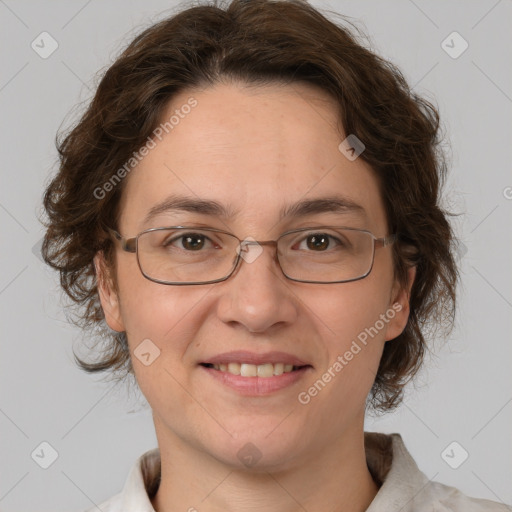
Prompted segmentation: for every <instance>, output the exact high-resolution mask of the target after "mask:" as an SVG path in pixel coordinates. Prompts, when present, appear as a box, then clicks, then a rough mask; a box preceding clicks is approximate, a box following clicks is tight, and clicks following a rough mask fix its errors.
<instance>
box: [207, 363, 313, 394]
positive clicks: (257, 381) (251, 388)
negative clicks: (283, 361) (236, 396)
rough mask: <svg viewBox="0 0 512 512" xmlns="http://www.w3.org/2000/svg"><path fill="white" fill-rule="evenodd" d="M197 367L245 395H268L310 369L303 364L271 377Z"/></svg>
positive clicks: (295, 380)
mask: <svg viewBox="0 0 512 512" xmlns="http://www.w3.org/2000/svg"><path fill="white" fill-rule="evenodd" d="M199 368H201V369H202V370H204V371H206V372H207V373H208V374H209V375H211V376H212V378H214V379H216V380H218V381H219V382H221V383H222V384H224V385H226V386H228V387H230V388H231V389H234V390H235V391H238V392H239V393H240V394H242V395H246V396H264V395H270V394H271V393H274V392H276V391H279V390H281V389H284V388H286V387H288V386H291V385H293V384H295V383H296V382H298V381H299V380H300V379H302V378H303V377H304V375H305V374H306V373H307V372H308V370H310V369H311V367H310V366H305V367H303V368H300V369H299V370H295V371H292V372H286V373H283V374H281V375H274V376H273V377H242V376H241V375H233V374H232V373H229V372H221V371H220V370H215V369H214V368H208V367H206V366H202V365H200V366H199Z"/></svg>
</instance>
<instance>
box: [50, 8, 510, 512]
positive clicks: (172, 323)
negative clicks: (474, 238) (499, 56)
mask: <svg viewBox="0 0 512 512" xmlns="http://www.w3.org/2000/svg"><path fill="white" fill-rule="evenodd" d="M438 142H439V140H438V114H437V112H436V110H435V109H434V108H433V107H432V106H431V105H430V104H429V103H427V102H426V101H424V100H423V99H421V98H419V97H417V96H416V95H414V94H413V93H412V92H411V91H410V89H409V88H408V86H407V84H406V83H405V81H404V80H403V78H402V76H401V74H400V72H399V71H398V70H397V69H396V68H394V67H393V66H392V65H391V64H389V63H388V62H385V61H383V60H382V59H380V58H379V57H377V56H376V55H374V54H373V53H371V52H369V51H368V50H366V49H365V48H363V47H362V46H360V45H359V44H358V43H357V42H356V40H355V39H354V37H353V36H352V35H351V34H350V33H349V32H348V31H347V30H346V29H345V28H343V27H341V26H337V25H335V24H334V23H333V22H331V21H328V20H327V19H326V18H325V17H324V16H323V15H321V14H320V13H319V12H318V11H316V10H315V9H314V8H313V7H311V6H310V5H308V4H307V3H304V2H302V1H300V0H295V1H277V2H269V1H267V0H256V1H252V0H251V1H250V2H243V1H240V0H234V1H233V2H231V3H230V4H229V5H225V6H223V5H220V4H213V5H208V6H207V5H203V6H196V7H193V8H188V9H186V10H183V11H182V12H181V13H179V14H177V15H175V16H173V17H171V18H168V19H166V20H163V21H161V22H159V23H157V24H155V25H153V26H152V27H150V28H149V29H147V30H146V31H145V32H143V33H142V34H141V35H139V36H138V37H136V38H135V40H134V41H133V42H132V43H131V44H130V45H129V47H128V48H127V49H126V50H125V51H124V53H123V54H122V55H121V56H120V57H119V58H118V59H117V61H116V62H115V63H114V64H113V65H112V66H111V67H110V69H109V70H108V71H107V73H106V74H105V76H104V77H103V79H102V81H101V83H100V85H99V87H98V89H97V91H96V94H95V97H94V100H93V101H92V103H91V105H90V106H89V108H88V110H87V111H86V113H85V114H84V116H83V117H82V119H81V120H80V122H79V123H78V124H77V125H76V126H75V127H74V129H73V130H72V131H71V132H70V133H69V134H68V135H67V136H66V138H65V139H64V140H63V141H62V142H61V143H60V145H59V152H60V157H61V165H60V169H59V173H58V174H57V176H56V177H55V178H54V180H53V181H52V183H51V184H50V186H49V187H48V189H47V191H46V194H45V208H46V211H47V214H48V230H47V234H46V238H45V242H44V247H43V252H44V256H45V259H46V261H47V262H48V263H49V264H50V265H52V266H53V267H54V268H56V269H58V270H59V271H60V273H61V282H62V285H63V287H64V290H65V291H66V292H67V293H68V294H69V295H70V297H72V298H73V299H74V300H75V302H76V303H77V304H78V305H79V306H80V307H82V308H83V309H82V312H83V315H82V319H83V322H84V324H85V325H93V326H104V328H105V330H106V331H105V332H106V334H105V335H106V336H107V339H108V340H109V344H108V345H107V346H106V348H103V352H102V353H101V354H100V357H99V359H97V360H96V361H95V362H87V361H82V360H80V359H78V362H79V364H80V365H81V367H82V368H83V369H84V370H86V371H89V372H100V371H106V370H108V371H110V372H112V373H113V374H115V375H117V376H118V377H119V378H123V377H125V376H127V375H133V376H134V377H135V378H136V381H137V384H138V385H139V386H140V389H141V390H142V392H143V394H144V395H145V397H146V399H147V400H148V402H149V404H150V406H151V408H152V412H153V419H154V424H155V430H156V435H157V439H158V449H155V450H152V451H150V452H147V453H146V454H143V455H142V456H141V457H140V459H139V460H137V461H136V463H135V466H134V468H133V470H132V472H131V473H130V475H129V477H128V480H127V482H126V485H125V487H124V489H123V490H122V492H120V493H119V494H117V495H116V496H114V497H113V498H111V499H110V500H108V501H107V502H105V503H103V504H102V505H100V506H99V507H100V509H101V510H109V511H123V512H131V511H133V512H135V511H139V510H155V511H157V512H168V511H174V510H189V511H194V510H199V511H216V510H223V511H230V510H236V511H244V510H265V511H274V510H275V511H295V510H307V511H310V512H313V511H316V510H332V511H337V510H344V511H362V510H369V511H385V510H403V511H407V510H409V511H413V510H414V511H419V510H456V511H462V510H464V511H468V510H475V511H477V510H478V511H479V510H481V511H484V510H485V511H490V510H496V511H498V510H509V508H508V507H506V506H505V505H502V504H498V503H493V502H490V501H487V500H478V499H474V498H469V497H466V496H464V495H463V494H461V493H460V492H458V491H457V490H455V489H453V488H450V487H447V486H444V485H442V484H439V483H434V482H431V481H429V480H428V479H427V478H426V477H425V475H423V474H422V473H421V472H420V471H419V469H418V468H417V466H416V464H415V463H414V461H413V460H412V458H411V456H410V455H409V454H408V452H407V450H406V448H405V446H404V444H403V442H402V440H401V438H400V436H399V435H398V434H394V435H392V436H387V435H383V434H370V433H365V432H364V429H363V424H364V416H365V411H366V409H367V408H368V407H373V408H375V409H380V410H390V409H392V408H393V407H395V406H396V405H398V404H399V402H400V400H401V397H402V390H403V387H404V385H405V383H406V382H407V381H408V380H409V379H410V378H411V377H412V376H413V375H414V374H415V373H416V372H417V370H418V368H419V367H420V365H421V362H422V356H423V352H424V350H425V339H424V328H425V326H426V325H429V324H442V323H443V322H446V321H451V320H452V319H453V314H454V308H455V287H456V283H457V277H458V275H457V269H456V265H455V260H454V256H453V252H452V251H453V246H454V244H453V242H454V240H453V234H452V230H451V228H450V225H449V223H448V221H447V213H445V212H444V211H443V210H442V209H441V208H440V207H439V195H440V186H441V183H442V180H443V178H444V175H445V165H444V162H443V158H442V154H441V153H440V152H439V151H438Z"/></svg>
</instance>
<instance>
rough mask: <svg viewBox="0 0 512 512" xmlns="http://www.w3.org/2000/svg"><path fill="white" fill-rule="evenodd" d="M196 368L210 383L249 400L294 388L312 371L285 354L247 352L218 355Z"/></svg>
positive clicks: (309, 367)
mask: <svg viewBox="0 0 512 512" xmlns="http://www.w3.org/2000/svg"><path fill="white" fill-rule="evenodd" d="M198 367H199V368H201V370H202V371H203V372H204V374H205V375H206V376H207V378H209V379H212V380H211V381H210V382H212V383H218V384H220V385H221V386H222V387H227V388H229V389H231V390H234V391H236V392H237V393H239V394H241V395H244V396H253V397H256V396H260V397H261V396H268V395H271V394H273V393H276V392H278V391H281V390H284V389H285V388H289V387H290V388H291V387H292V386H297V385H299V382H301V381H303V379H304V378H306V376H307V375H309V374H310V372H311V371H312V370H313V366H312V365H311V364H308V363H306V362H305V361H303V360H301V359H299V358H297V357H295V356H293V355H291V354H287V353H285V352H266V353H265V354H256V353H253V352H248V351H236V352H226V353H224V354H219V355H217V356H215V357H212V358H209V359H207V360H205V361H202V362H200V363H199V365H198ZM214 385H217V384H214ZM303 385H304V384H303Z"/></svg>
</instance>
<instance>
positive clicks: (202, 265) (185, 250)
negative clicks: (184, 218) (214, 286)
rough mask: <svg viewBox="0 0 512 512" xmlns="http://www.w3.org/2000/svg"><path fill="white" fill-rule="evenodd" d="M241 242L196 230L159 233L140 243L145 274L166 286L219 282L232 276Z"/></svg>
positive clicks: (151, 233) (144, 237)
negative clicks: (237, 249)
mask: <svg viewBox="0 0 512 512" xmlns="http://www.w3.org/2000/svg"><path fill="white" fill-rule="evenodd" d="M237 247H238V240H237V238H236V237H234V236H232V235H228V234H225V233H221V232H218V231H214V230H206V229H195V228H172V229H156V230H154V231H147V232H145V233H142V234H141V235H140V236H139V239H138V248H137V252H138V258H139V265H140V267H141V270H142V273H143V274H144V275H145V276H146V277H149V278H150V279H153V280H156V281H162V282H166V283H197V282H207V281H215V280H217V279H222V278H224V277H226V276H227V275H229V274H230V272H231V271H232V270H233V267H234V265H235V262H236V256H237V255H236V248H237Z"/></svg>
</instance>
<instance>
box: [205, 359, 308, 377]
mask: <svg viewBox="0 0 512 512" xmlns="http://www.w3.org/2000/svg"><path fill="white" fill-rule="evenodd" d="M201 366H204V367H205V368H211V369H213V370H217V371H219V372H224V373H230V374H231V375H238V376H241V377H248V378H250V377H262V378H264V379H266V378H270V377H275V376H279V375H283V374H284V373H290V372H296V371H299V370H302V369H303V368H307V367H310V365H292V364H285V363H263V364H251V363H243V362H239V363H238V362H230V363H227V362H226V363H219V364H213V363H201Z"/></svg>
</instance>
